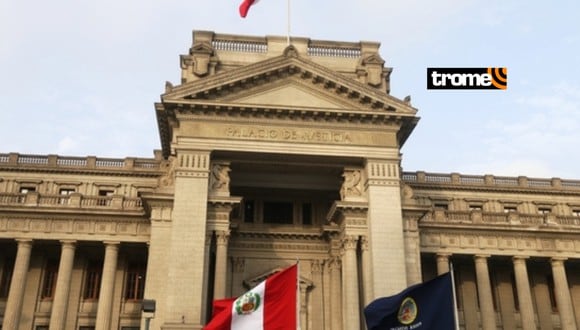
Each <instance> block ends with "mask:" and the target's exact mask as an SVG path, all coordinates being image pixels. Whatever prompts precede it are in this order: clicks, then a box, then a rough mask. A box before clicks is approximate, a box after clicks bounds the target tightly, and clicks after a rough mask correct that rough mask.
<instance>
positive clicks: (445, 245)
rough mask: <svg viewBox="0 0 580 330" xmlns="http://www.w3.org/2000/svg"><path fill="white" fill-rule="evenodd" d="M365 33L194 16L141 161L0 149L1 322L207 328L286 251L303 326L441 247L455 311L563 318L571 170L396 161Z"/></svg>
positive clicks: (572, 259)
mask: <svg viewBox="0 0 580 330" xmlns="http://www.w3.org/2000/svg"><path fill="white" fill-rule="evenodd" d="M378 50H379V44H378V43H372V42H359V43H346V42H330V41H316V40H310V39H306V38H292V39H291V45H288V44H287V43H286V39H285V38H283V37H265V38H263V37H262V38H260V37H247V36H236V35H220V34H214V33H212V32H205V31H198V32H194V36H193V43H192V46H191V48H190V50H189V53H188V54H187V55H182V56H181V57H180V64H181V70H182V74H181V77H182V79H181V82H180V84H179V85H177V86H173V85H172V84H171V83H167V84H166V90H165V93H164V94H163V95H162V96H161V100H160V102H159V103H157V104H155V111H156V114H157V119H158V126H159V134H160V138H161V146H162V149H161V150H159V151H156V152H155V157H154V158H151V159H141V158H125V159H103V158H98V157H87V158H80V157H64V156H57V155H48V156H39V155H21V154H17V153H11V154H0V317H1V320H2V329H27V330H28V329H38V330H40V329H48V328H49V327H50V329H79V330H88V329H121V330H130V329H139V327H141V326H143V325H144V324H145V319H146V318H149V317H152V318H151V319H150V327H151V328H152V329H163V330H174V329H201V327H202V326H203V324H204V323H205V322H206V321H207V320H208V318H209V315H210V314H211V301H212V300H213V299H218V298H223V297H229V296H236V295H239V294H241V293H243V292H244V291H246V290H248V289H249V288H251V287H253V286H254V285H256V284H257V283H259V282H260V281H262V280H263V279H265V278H266V277H267V276H268V275H270V274H272V273H274V272H276V271H278V270H279V269H281V268H283V267H287V266H288V265H290V264H293V263H295V262H296V260H297V259H299V260H300V302H301V304H300V313H299V315H300V321H301V327H302V329H359V328H364V326H363V324H364V319H363V316H362V313H361V311H362V307H364V306H365V305H366V304H368V303H369V302H370V301H372V300H373V299H375V298H377V297H382V296H387V295H391V294H394V293H396V292H399V291H400V290H402V289H404V288H405V287H407V286H409V285H412V284H415V283H419V282H422V281H424V280H428V279H430V278H433V277H434V276H436V275H437V274H440V273H443V272H446V271H448V270H449V267H450V261H451V262H452V265H453V268H454V274H455V279H456V296H457V302H458V316H459V320H460V324H461V328H463V329H480V328H482V329H576V326H577V325H579V324H580V275H579V274H580V181H573V180H561V179H557V178H553V179H533V178H526V177H517V178H514V177H496V176H492V175H485V176H468V175H460V174H432V173H424V172H416V173H408V172H401V170H400V161H401V159H400V148H401V146H402V145H403V144H404V143H405V141H406V139H407V138H408V137H409V136H410V134H411V132H412V130H413V129H414V127H415V125H416V123H417V121H418V117H417V116H416V112H417V109H415V108H413V107H412V106H411V104H410V102H409V101H408V100H399V99H397V98H394V97H392V96H390V95H389V89H390V78H389V76H390V72H391V69H390V68H388V67H385V66H384V64H385V61H384V60H383V59H382V58H381V56H380V55H379V53H378ZM144 298H145V299H154V300H155V301H156V311H155V313H154V315H152V314H146V313H142V312H141V302H142V300H143V299H144Z"/></svg>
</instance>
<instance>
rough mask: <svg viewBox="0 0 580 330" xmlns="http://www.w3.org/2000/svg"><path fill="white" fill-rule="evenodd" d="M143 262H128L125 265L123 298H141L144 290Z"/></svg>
mask: <svg viewBox="0 0 580 330" xmlns="http://www.w3.org/2000/svg"><path fill="white" fill-rule="evenodd" d="M146 267H147V266H146V265H145V263H144V262H130V263H129V266H128V267H127V278H126V280H125V299H127V300H141V299H143V294H144V292H145V269H146Z"/></svg>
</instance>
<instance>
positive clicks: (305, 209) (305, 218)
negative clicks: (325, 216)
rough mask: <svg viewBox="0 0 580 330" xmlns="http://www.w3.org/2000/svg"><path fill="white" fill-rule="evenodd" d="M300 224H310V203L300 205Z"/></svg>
mask: <svg viewBox="0 0 580 330" xmlns="http://www.w3.org/2000/svg"><path fill="white" fill-rule="evenodd" d="M302 224H303V225H311V224H312V204H310V203H302Z"/></svg>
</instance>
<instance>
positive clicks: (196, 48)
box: [189, 43, 214, 77]
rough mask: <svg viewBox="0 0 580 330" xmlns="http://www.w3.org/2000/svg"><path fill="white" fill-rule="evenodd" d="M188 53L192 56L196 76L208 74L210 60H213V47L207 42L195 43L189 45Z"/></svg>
mask: <svg viewBox="0 0 580 330" xmlns="http://www.w3.org/2000/svg"><path fill="white" fill-rule="evenodd" d="M189 53H190V54H191V56H192V57H193V62H194V65H193V73H194V74H195V75H196V76H198V77H202V76H205V75H206V74H208V73H209V68H210V62H211V61H212V60H213V58H212V57H213V53H214V50H213V48H212V47H211V46H210V45H209V44H207V43H197V44H195V45H193V46H192V47H191V49H190V50H189Z"/></svg>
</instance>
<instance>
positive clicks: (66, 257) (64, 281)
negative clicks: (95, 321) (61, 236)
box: [50, 241, 76, 330]
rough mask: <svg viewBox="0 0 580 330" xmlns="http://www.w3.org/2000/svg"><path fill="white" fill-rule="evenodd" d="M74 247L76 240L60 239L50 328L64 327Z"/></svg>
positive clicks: (53, 329)
mask: <svg viewBox="0 0 580 330" xmlns="http://www.w3.org/2000/svg"><path fill="white" fill-rule="evenodd" d="M75 247H76V241H61V251H60V262H59V265H58V277H57V279H56V288H55V291H54V300H53V301H52V312H51V314H50V329H51V330H62V329H64V328H65V324H66V313H67V307H68V294H69V291H70V280H71V276H72V269H73V262H74V258H75Z"/></svg>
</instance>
